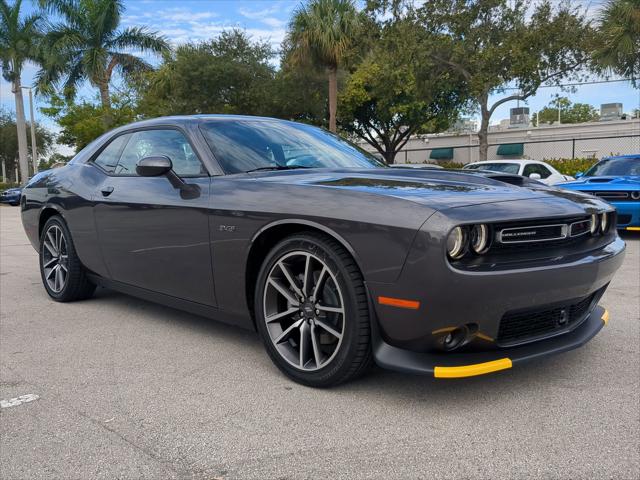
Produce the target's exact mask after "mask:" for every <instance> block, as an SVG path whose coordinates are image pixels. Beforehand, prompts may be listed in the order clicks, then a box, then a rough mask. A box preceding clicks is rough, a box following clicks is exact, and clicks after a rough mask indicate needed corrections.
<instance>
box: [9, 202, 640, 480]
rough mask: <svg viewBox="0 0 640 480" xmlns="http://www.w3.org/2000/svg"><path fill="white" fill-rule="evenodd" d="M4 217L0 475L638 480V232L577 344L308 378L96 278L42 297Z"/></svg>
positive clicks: (249, 336)
mask: <svg viewBox="0 0 640 480" xmlns="http://www.w3.org/2000/svg"><path fill="white" fill-rule="evenodd" d="M0 228H1V230H0V306H1V307H0V400H4V401H5V402H3V406H6V408H1V409H0V478H2V479H3V480H8V479H36V478H46V479H52V478H61V479H62V478H64V479H98V478H122V479H125V478H150V479H168V478H196V479H208V480H212V479H221V478H224V479H236V478H237V479H251V478H259V479H265V478H375V479H378V478H385V479H386V478H469V477H473V478H492V479H493V478H523V479H524V478H545V479H547V478H571V479H577V478H589V479H594V478H597V479H600V478H612V479H613V478H615V479H638V478H640V284H639V282H640V260H639V258H640V236H638V235H635V236H630V235H626V236H625V239H626V240H627V245H628V249H627V257H626V260H625V264H624V266H623V268H622V270H621V271H620V272H619V274H618V276H617V277H616V278H615V280H614V282H613V283H612V285H611V287H610V288H609V290H608V291H607V293H606V295H605V296H604V298H603V300H602V302H601V303H602V304H603V305H604V306H605V307H606V308H607V309H609V311H610V315H611V320H610V322H609V324H608V326H606V327H605V328H604V329H603V330H602V332H601V333H600V334H599V335H598V336H597V337H596V338H595V339H594V340H592V341H591V342H590V343H589V344H588V345H586V346H585V347H584V348H582V349H579V350H576V351H572V352H569V353H566V354H563V355H560V356H556V357H552V358H549V359H547V360H544V361H541V362H538V363H534V364H528V365H526V366H524V367H520V368H514V369H512V370H508V371H505V372H500V373H497V374H493V375H488V376H483V377H477V378H472V379H464V380H444V381H443V380H440V381H436V380H433V379H430V378H425V377H419V376H409V375H402V374H397V373H392V372H386V371H383V370H380V369H374V370H372V371H371V372H370V373H369V374H368V375H367V376H366V377H364V378H362V379H360V380H358V381H356V382H352V383H349V384H347V385H343V386H340V387H338V388H335V389H332V390H314V389H310V388H306V387H303V386H300V385H297V384H294V383H292V382H290V381H289V380H287V379H286V378H285V377H283V376H282V375H281V374H280V373H279V371H278V370H277V369H276V368H275V367H274V366H273V365H272V364H271V362H270V361H269V359H268V357H267V355H266V353H265V352H264V351H263V348H262V345H261V343H260V342H259V340H258V337H257V335H255V334H253V333H251V332H246V331H243V330H239V329H236V328H232V327H228V326H225V325H222V324H217V323H215V322H213V321H209V320H206V319H203V318H199V317H196V316H192V315H188V314H185V313H182V312H179V311H176V310H172V309H169V308H164V307H161V306H157V305H154V304H151V303H147V302H144V301H142V300H137V299H134V298H130V297H127V296H124V295H121V294H117V293H113V292H109V291H106V290H99V291H98V292H97V294H96V297H95V298H94V299H92V300H89V301H85V302H79V303H75V304H59V303H55V302H52V301H51V300H49V298H48V297H47V295H46V293H45V291H44V289H43V287H42V286H41V283H40V275H39V271H38V262H37V255H36V252H35V251H34V250H33V249H32V247H31V246H30V245H29V244H28V241H27V239H26V237H25V235H24V232H23V230H22V225H21V224H20V218H19V209H18V208H12V207H0ZM28 395H31V396H28ZM21 396H23V397H21ZM35 396H37V398H35ZM20 397H21V399H20ZM15 398H19V400H17V401H16V400H14V401H12V402H11V401H10V400H11V399H15ZM9 404H11V405H12V406H9Z"/></svg>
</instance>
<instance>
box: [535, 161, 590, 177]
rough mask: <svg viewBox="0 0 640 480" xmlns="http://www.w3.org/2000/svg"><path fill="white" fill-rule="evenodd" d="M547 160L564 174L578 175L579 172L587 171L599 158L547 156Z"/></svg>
mask: <svg viewBox="0 0 640 480" xmlns="http://www.w3.org/2000/svg"><path fill="white" fill-rule="evenodd" d="M544 161H545V162H547V163H548V164H549V165H551V166H552V167H554V168H555V169H556V170H558V171H559V172H560V173H562V174H563V175H571V176H572V177H575V176H576V173H578V172H586V171H587V170H589V168H591V167H592V166H593V165H594V164H595V163H596V162H597V161H598V160H597V159H595V158H545V159H544Z"/></svg>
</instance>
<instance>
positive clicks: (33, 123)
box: [22, 87, 38, 175]
mask: <svg viewBox="0 0 640 480" xmlns="http://www.w3.org/2000/svg"><path fill="white" fill-rule="evenodd" d="M22 88H24V89H26V90H29V113H30V116H31V161H32V162H33V174H34V175H35V174H36V173H38V147H37V145H36V121H35V119H34V118H33V91H32V90H31V87H22Z"/></svg>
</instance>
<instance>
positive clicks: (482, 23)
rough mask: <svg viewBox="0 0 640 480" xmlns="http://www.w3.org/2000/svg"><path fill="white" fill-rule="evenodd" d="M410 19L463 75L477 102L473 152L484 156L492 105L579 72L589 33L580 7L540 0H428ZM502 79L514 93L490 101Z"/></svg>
mask: <svg viewBox="0 0 640 480" xmlns="http://www.w3.org/2000/svg"><path fill="white" fill-rule="evenodd" d="M417 20H418V21H419V22H420V24H421V25H422V26H423V27H424V28H425V30H426V31H427V32H428V33H429V35H430V36H431V39H432V42H433V44H434V47H433V48H432V49H431V51H432V52H433V53H432V56H433V58H434V60H436V61H438V62H439V63H440V64H441V65H443V66H448V67H449V68H450V69H452V70H454V71H456V72H458V73H460V74H461V75H462V76H464V78H465V80H466V84H467V85H466V87H467V90H468V92H469V95H470V97H471V98H473V99H474V101H475V103H476V105H477V107H478V108H479V110H480V116H481V124H480V129H479V132H478V139H479V143H480V147H479V153H480V160H486V158H487V149H488V129H489V121H490V119H491V116H492V115H493V113H494V112H495V110H496V109H497V108H498V107H499V106H500V105H503V104H504V103H506V102H510V101H513V100H525V99H527V98H528V97H530V96H531V95H533V94H535V93H536V91H537V90H538V88H539V87H540V86H541V85H543V84H557V83H559V82H560V81H562V80H563V79H567V78H570V77H575V76H577V75H579V73H580V68H581V67H582V66H583V65H585V64H586V63H587V61H588V60H589V58H590V50H591V47H592V45H593V37H594V36H593V31H592V29H591V27H590V26H589V22H588V21H587V19H586V18H585V17H584V15H583V14H582V13H581V12H580V11H578V10H576V9H574V8H573V7H572V6H571V5H570V4H568V3H560V4H558V5H557V6H556V7H553V6H552V5H551V3H550V1H548V0H543V1H542V2H540V3H538V4H536V5H535V6H533V7H532V8H530V4H529V3H528V2H525V1H524V0H513V1H509V0H456V1H450V0H431V1H429V2H426V3H424V5H422V6H421V7H420V8H419V9H418V10H417ZM507 87H510V88H513V90H512V91H513V92H514V93H512V94H507V95H506V96H503V97H501V98H499V99H498V100H496V101H493V103H490V100H489V99H490V97H491V96H493V95H496V94H502V93H505V92H506V91H507Z"/></svg>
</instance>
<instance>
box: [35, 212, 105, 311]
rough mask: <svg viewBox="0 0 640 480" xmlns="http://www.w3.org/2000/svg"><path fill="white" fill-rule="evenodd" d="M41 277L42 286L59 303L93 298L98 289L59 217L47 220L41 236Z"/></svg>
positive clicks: (69, 233) (55, 216)
mask: <svg viewBox="0 0 640 480" xmlns="http://www.w3.org/2000/svg"><path fill="white" fill-rule="evenodd" d="M39 253H40V275H41V277H42V284H43V285H44V288H45V290H46V291H47V293H48V294H49V296H50V297H51V298H53V299H54V300H55V301H57V302H73V301H75V300H84V299H87V298H90V297H91V296H92V295H93V292H94V291H95V289H96V286H95V285H94V284H93V283H91V282H90V281H89V279H88V278H87V272H86V269H85V268H84V266H83V265H82V263H81V262H80V259H79V258H78V255H77V254H76V250H75V247H74V245H73V240H72V238H71V232H69V229H68V228H67V225H66V224H65V223H64V220H62V217H60V216H59V215H54V216H52V217H51V218H49V219H48V220H47V222H46V223H45V224H44V227H43V228H42V235H41V236H40V252H39Z"/></svg>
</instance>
